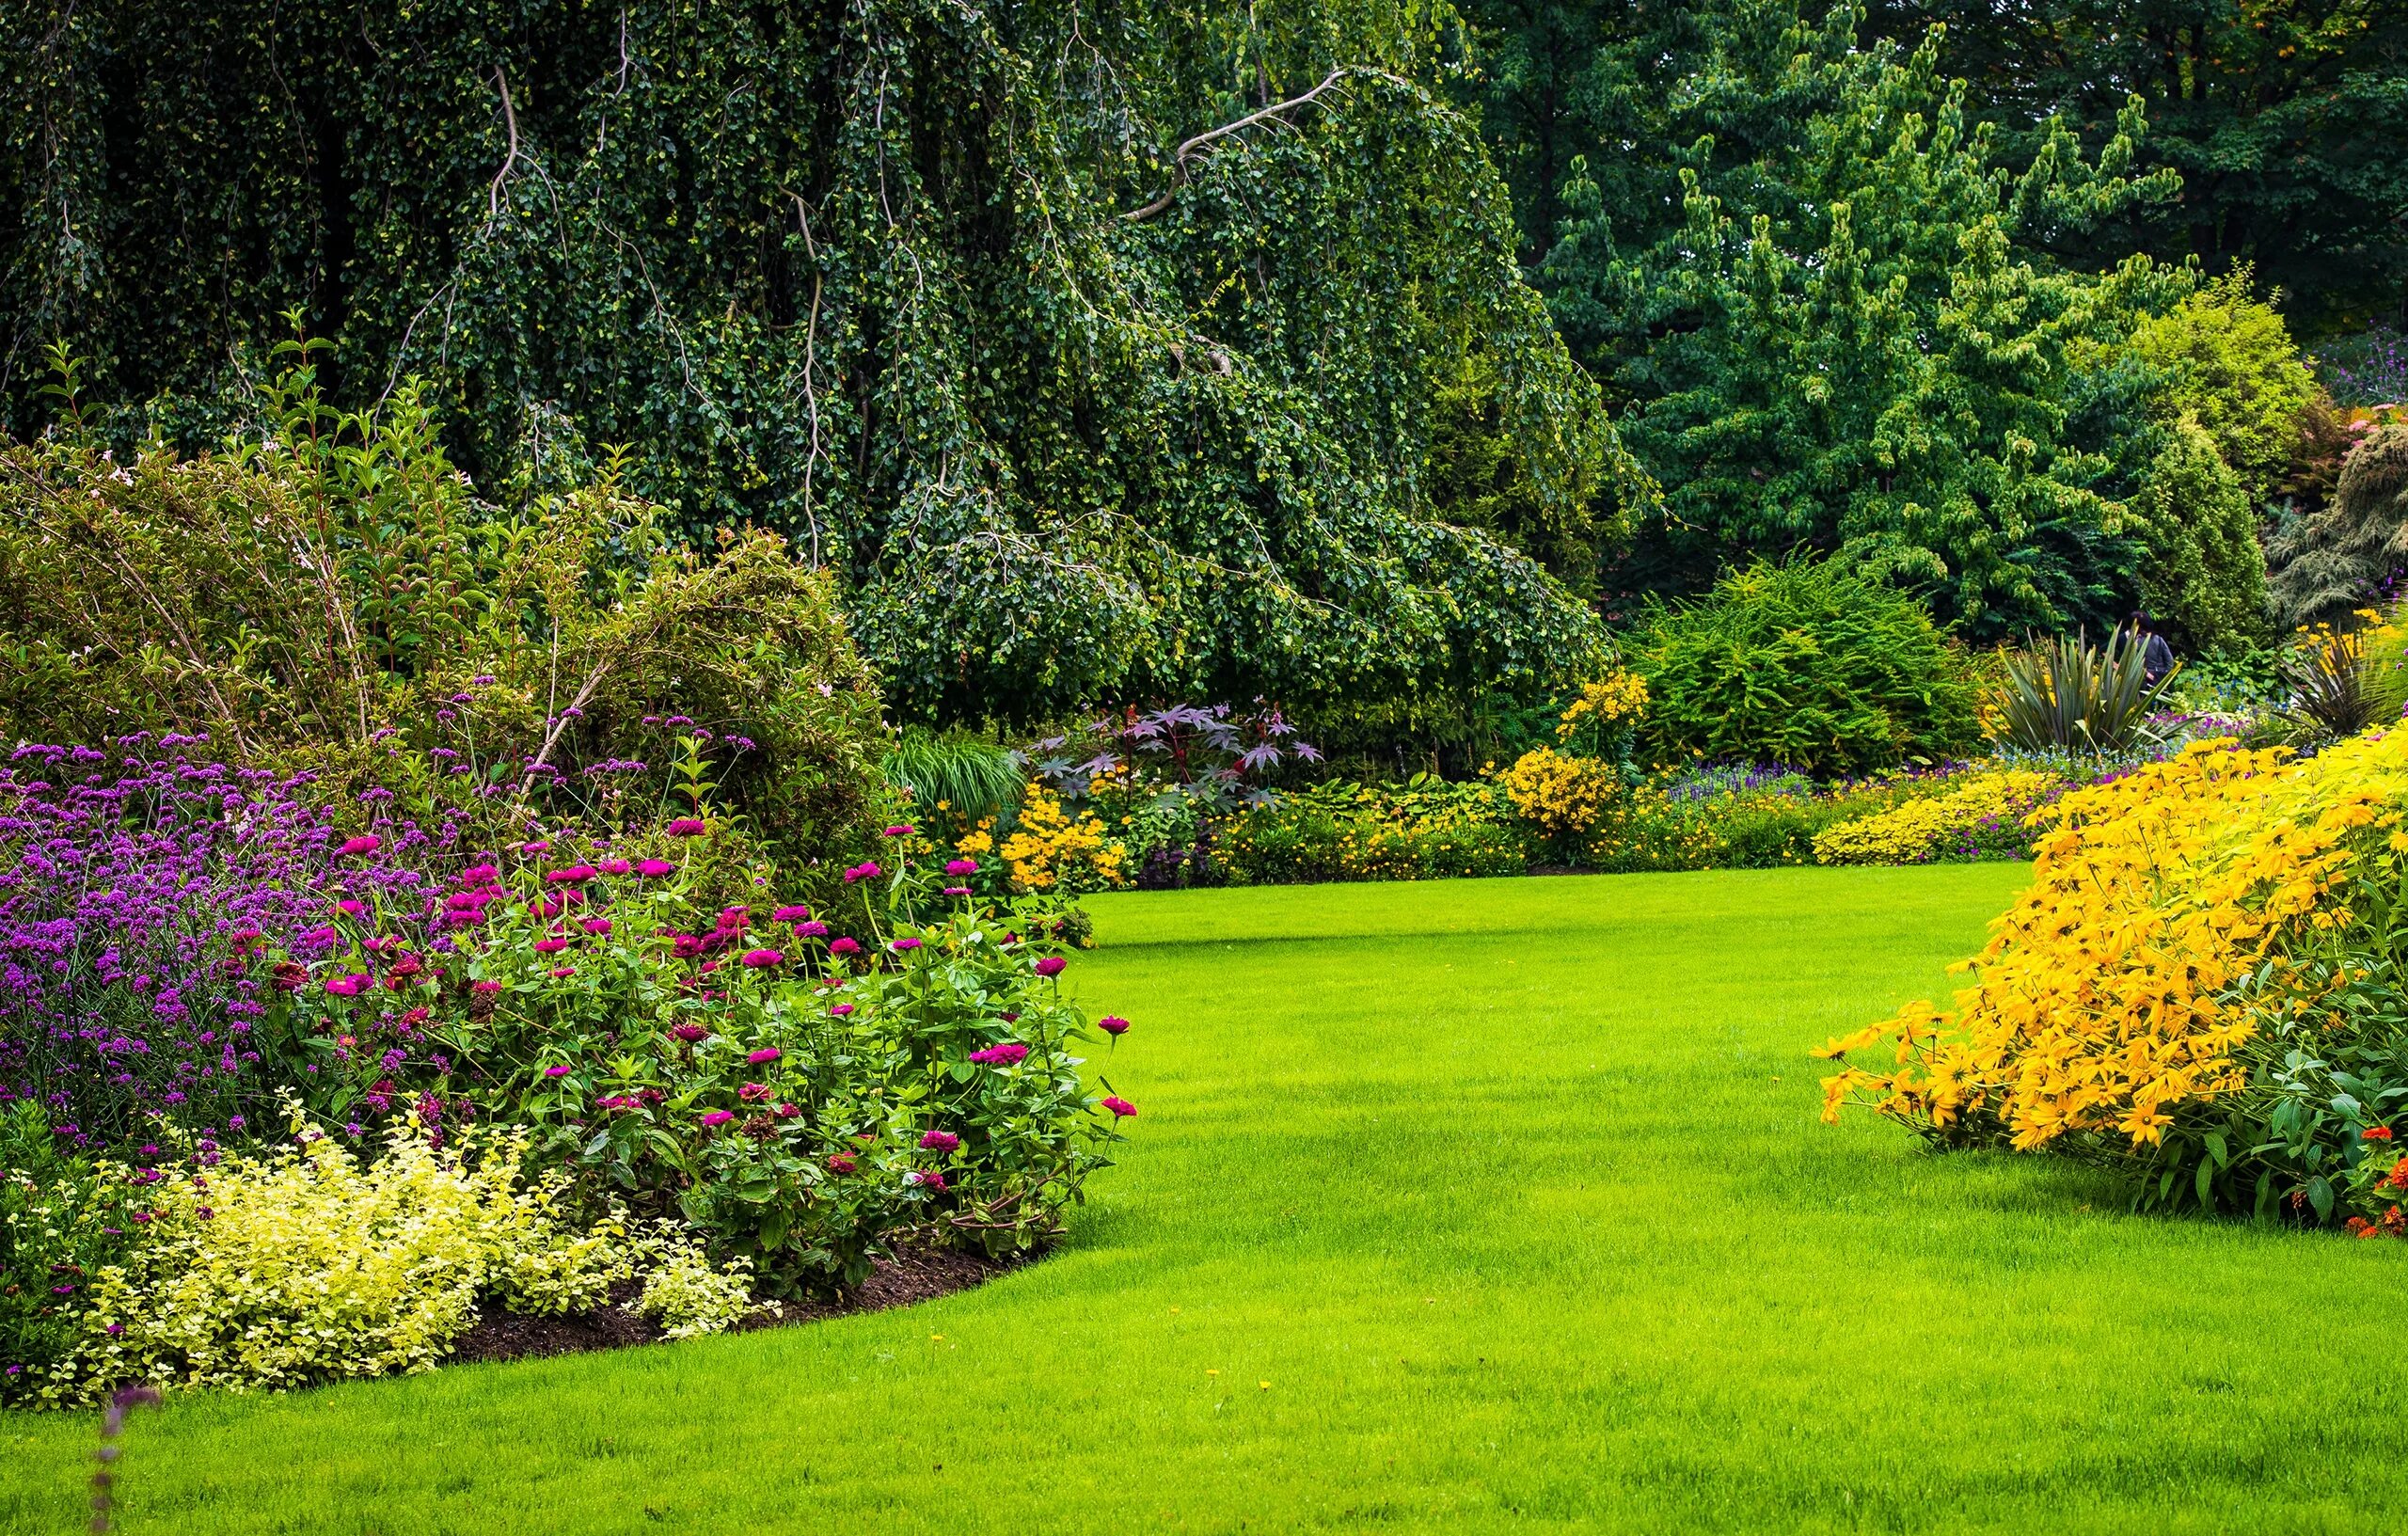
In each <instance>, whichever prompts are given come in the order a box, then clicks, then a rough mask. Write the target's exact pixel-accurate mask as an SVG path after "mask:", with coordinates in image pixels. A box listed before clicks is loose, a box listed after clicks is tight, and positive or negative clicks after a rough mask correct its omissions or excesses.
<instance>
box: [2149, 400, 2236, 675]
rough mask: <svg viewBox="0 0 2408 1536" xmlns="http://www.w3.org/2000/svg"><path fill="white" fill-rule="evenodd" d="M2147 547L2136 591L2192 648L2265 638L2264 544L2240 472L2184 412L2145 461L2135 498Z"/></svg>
mask: <svg viewBox="0 0 2408 1536" xmlns="http://www.w3.org/2000/svg"><path fill="white" fill-rule="evenodd" d="M2135 512H2136V514H2137V518H2138V524H2139V531H2140V533H2141V536H2142V540H2143V542H2144V544H2145V545H2146V546H2147V550H2148V557H2149V558H2148V559H2147V561H2146V562H2143V565H2142V568H2141V596H2142V598H2143V600H2144V601H2145V602H2147V605H2148V608H2149V610H2150V611H2151V612H2152V613H2154V614H2156V615H2157V616H2158V617H2160V618H2162V619H2164V620H2166V621H2169V623H2170V624H2171V625H2172V627H2173V628H2174V629H2176V630H2177V631H2178V633H2179V634H2181V635H2182V636H2185V637H2187V638H2188V639H2189V641H2190V642H2191V645H2192V648H2193V649H2194V650H2199V651H2208V652H2214V653H2218V654H2242V653H2245V652H2247V651H2248V650H2249V648H2250V647H2251V646H2253V645H2255V644H2257V643H2259V642H2260V641H2263V640H2264V639H2265V634H2266V618H2265V609H2266V552H2265V550H2264V549H2262V548H2261V547H2259V546H2258V543H2257V514H2256V512H2255V510H2254V509H2253V507H2252V504H2251V501H2250V499H2249V496H2248V493H2247V492H2246V491H2245V490H2244V489H2243V488H2242V479H2241V476H2240V475H2239V474H2237V473H2235V472H2234V471H2233V470H2232V469H2231V468H2230V467H2228V466H2226V463H2225V461H2224V460H2223V459H2222V458H2220V457H2218V456H2217V451H2216V444H2215V441H2214V439H2212V438H2211V437H2210V436H2209V435H2208V434H2207V432H2206V431H2205V430H2203V429H2202V428H2201V427H2200V426H2199V424H2198V423H2197V422H2196V421H2194V420H2191V419H2190V418H2189V417H2185V418H2183V419H2182V420H2180V421H2178V422H2176V423H2175V425H2174V435H2173V437H2172V438H2171V440H2169V441H2168V442H2167V443H2166V445H2165V447H2164V449H2163V450H2162V451H2160V452H2159V454H2158V455H2157V458H2156V460H2155V461H2154V462H2153V463H2152V464H2151V465H2150V466H2149V471H2148V478H2147V482H2146V483H2144V484H2143V485H2142V487H2141V493H2140V495H2139V497H2138V498H2137V499H2136V504H2135Z"/></svg>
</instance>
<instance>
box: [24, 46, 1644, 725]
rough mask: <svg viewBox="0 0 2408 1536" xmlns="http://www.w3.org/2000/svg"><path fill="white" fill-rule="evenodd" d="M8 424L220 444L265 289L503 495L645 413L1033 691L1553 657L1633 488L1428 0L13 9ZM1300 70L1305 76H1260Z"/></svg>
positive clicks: (918, 698) (865, 588)
mask: <svg viewBox="0 0 2408 1536" xmlns="http://www.w3.org/2000/svg"><path fill="white" fill-rule="evenodd" d="M0 28H5V32H6V36H5V46H6V47H7V49H8V56H9V58H10V59H11V60H12V66H11V71H10V73H9V74H8V77H7V78H6V81H5V84H4V85H0V89H5V91H6V92H7V97H8V99H7V101H6V102H5V103H0V104H5V107H6V119H5V120H6V123H7V125H8V126H7V129H6V138H5V141H0V245H4V246H5V248H6V250H7V252H8V265H7V269H6V271H5V273H4V274H0V319H5V336H0V346H5V353H4V354H0V412H5V416H6V420H5V423H0V424H5V426H6V427H7V428H8V430H9V431H11V432H13V433H16V434H18V435H24V434H27V433H30V432H32V431H34V430H37V429H38V428H39V426H40V424H41V422H42V421H43V420H44V419H45V418H44V409H45V403H44V401H43V399H42V397H41V395H40V385H41V383H42V378H41V374H40V368H39V366H38V365H39V361H40V348H41V347H42V345H43V344H45V343H48V342H51V341H53V340H61V341H64V342H65V344H66V345H67V346H68V348H69V349H70V350H71V351H72V352H74V353H76V354H78V355H81V356H84V357H85V358H87V360H88V361H87V392H88V394H89V395H90V396H91V397H94V398H103V399H116V400H146V399H148V400H152V401H153V404H152V405H151V406H150V424H152V425H155V426H157V427H158V428H159V429H160V430H162V431H164V432H165V433H166V434H167V435H170V436H171V437H181V438H183V439H186V440H188V441H199V442H205V441H207V440H209V439H211V438H213V437H214V436H215V435H217V434H218V433H219V432H221V431H222V430H223V429H224V428H225V426H226V425H227V424H228V423H229V422H230V420H235V419H237V418H238V417H241V416H242V415H244V414H245V413H246V401H247V400H249V399H250V398H251V396H252V392H253V390H254V389H255V387H256V381H257V380H258V379H259V378H260V377H261V376H262V375H263V373H264V372H265V370H264V367H263V365H262V364H261V361H260V358H261V352H262V348H263V346H264V344H265V343H267V342H268V341H270V340H273V339H274V327H275V325H276V323H275V321H274V318H273V317H275V316H276V315H277V313H278V312H280V311H282V310H284V309H288V308H293V307H297V308H298V309H299V310H300V311H301V315H302V321H303V324H304V325H305V326H306V328H307V329H309V331H310V332H312V333H313V334H315V335H317V336H321V337H325V338H326V339H329V340H331V341H332V342H333V346H332V348H331V350H330V351H328V352H327V353H326V354H325V357H324V359H323V360H322V368H321V374H322V378H323V379H324V380H325V382H326V383H327V384H328V385H329V387H330V388H331V389H332V391H333V392H334V394H335V395H336V396H337V397H338V398H340V399H341V400H343V401H345V402H347V403H349V404H354V405H357V406H367V405H371V404H374V403H376V402H378V401H380V400H383V399H385V398H387V397H388V395H389V394H390V393H391V391H392V390H393V389H394V388H395V386H396V384H397V383H398V382H399V381H401V380H403V379H405V378H407V377H410V376H413V375H417V376H422V377H423V378H424V379H425V380H426V381H427V394H428V397H429V398H430V400H432V401H433V402H434V403H435V404H436V406H437V408H438V410H439V412H440V414H441V416H442V418H443V420H445V421H446V423H447V425H448V429H449V431H450V432H451V434H452V436H453V438H454V448H455V451H456V457H457V460H458V462H460V463H461V464H462V465H463V467H466V468H467V469H468V470H469V471H470V472H471V473H473V474H474V475H475V476H476V477H477V478H478V480H479V482H480V483H482V484H484V485H486V486H488V487H495V488H497V489H499V488H500V487H504V486H507V485H509V484H513V483H515V484H517V485H519V486H521V487H525V488H528V489H533V490H540V489H542V488H544V487H545V486H546V485H547V484H554V483H562V482H564V481H565V480H566V479H567V478H568V477H569V476H570V474H571V472H572V471H574V470H577V469H580V468H581V467H583V464H584V462H585V461H586V459H587V458H588V456H589V448H588V445H602V444H618V443H625V444H628V445H631V446H632V448H633V455H632V457H631V459H630V461H629V463H628V465H627V466H626V476H627V482H628V484H629V486H630V488H631V489H633V490H635V491H637V492H639V493H641V494H643V495H645V496H648V497H651V498H654V499H658V500H660V501H662V502H663V503H665V504H667V505H668V506H670V507H671V508H673V510H674V512H675V513H676V514H677V515H679V516H680V517H682V518H683V519H684V520H685V522H686V523H687V524H688V525H689V527H691V528H694V529H696V530H700V529H704V528H707V527H709V526H712V525H715V524H720V523H724V522H729V521H740V520H747V519H749V520H753V521H756V522H760V523H764V524H767V525H768V526H771V527H774V528H776V529H778V530H782V531H784V533H786V534H787V535H788V536H789V537H790V538H791V539H793V540H794V541H795V543H796V545H797V546H799V547H800V549H801V550H802V551H803V552H805V553H806V554H807V555H808V556H809V557H810V558H812V559H813V560H815V561H816V562H825V563H826V564H828V565H830V566H832V567H833V568H834V569H835V570H836V571H837V572H838V573H839V575H840V577H841V578H843V580H844V582H845V584H846V586H847V589H848V594H849V596H848V610H849V611H850V613H851V615H852V617H853V620H854V625H855V627H856V630H857V632H858V634H859V636H860V638H861V640H862V641H863V646H864V648H865V649H866V650H867V651H868V652H869V653H870V654H871V656H872V657H874V658H875V659H876V661H877V662H878V664H879V670H880V673H881V675H882V677H883V679H884V682H885V687H886V689H887V690H888V693H889V697H890V699H892V700H893V701H894V702H895V704H896V705H898V706H899V707H900V708H901V709H902V710H903V711H904V712H906V713H909V714H916V715H920V716H923V717H955V718H976V717H980V716H989V715H992V716H1003V717H1026V716H1030V715H1037V714H1042V713H1044V712H1047V711H1049V710H1054V709H1059V708H1063V707H1067V706H1069V705H1075V704H1077V703H1079V702H1082V701H1085V700H1090V699H1094V698H1098V697H1107V696H1116V695H1117V696H1133V695H1138V694H1144V693H1149V692H1171V691H1179V690H1188V689H1193V690H1197V691H1201V692H1204V693H1208V694H1244V693H1250V692H1254V691H1258V690H1269V691H1274V692H1276V693H1279V694H1282V695H1284V696H1287V697H1289V698H1291V699H1309V698H1314V697H1323V698H1326V697H1332V696H1336V695H1339V694H1340V693H1351V694H1355V695H1357V696H1360V695H1363V694H1384V695H1386V696H1390V697H1408V698H1409V697H1413V696H1417V695H1420V694H1424V693H1427V692H1431V691H1434V690H1441V689H1448V688H1451V687H1458V686H1461V685H1462V684H1464V683H1465V682H1467V681H1471V680H1478V681H1480V682H1481V683H1489V682H1496V681H1502V682H1504V683H1506V684H1508V685H1509V686H1510V685H1513V684H1514V683H1516V682H1521V683H1531V682H1536V681H1539V680H1542V679H1545V678H1548V677H1551V676H1553V675H1556V674H1558V673H1561V672H1562V671H1563V670H1564V669H1566V668H1568V667H1573V666H1576V665H1577V664H1578V663H1579V661H1580V659H1581V658H1582V657H1585V656H1587V655H1588V654H1590V653H1591V652H1592V650H1593V648H1594V646H1595V644H1596V643H1597V639H1598V635H1599V631H1598V628H1597V625H1596V623H1595V621H1594V619H1593V618H1592V615H1591V613H1590V611H1589V610H1588V609H1587V608H1586V607H1585V606H1584V605H1583V604H1582V603H1581V602H1580V601H1579V596H1578V594H1579V593H1580V592H1581V591H1583V590H1585V589H1586V587H1587V586H1588V585H1589V584H1590V582H1591V581H1592V579H1593V573H1594V569H1595V562H1596V554H1597V549H1598V546H1600V544H1601V543H1603V544H1609V543H1610V542H1611V541H1612V540H1613V539H1614V537H1615V536H1616V535H1617V532H1618V530H1619V527H1620V522H1621V519H1622V516H1623V509H1624V506H1625V505H1626V504H1628V503H1631V502H1634V501H1643V500H1644V499H1645V498H1646V497H1647V495H1648V487H1647V485H1646V483H1645V482H1644V479H1643V477H1642V476H1640V475H1639V474H1638V473H1637V472H1636V471H1635V469H1634V467H1633V466H1632V465H1631V463H1630V462H1629V461H1628V460H1627V459H1626V458H1625V456H1624V454H1623V452H1622V450H1621V449H1620V446H1619V444H1618V443H1617V441H1616V439H1615V437H1614V435H1613V433H1612V430H1611V428H1610V427H1609V425H1608V422H1607V420H1606V417H1605V415H1604V412H1603V410H1602V408H1601V405H1600V403H1599V395H1598V391H1597V389H1596V388H1595V386H1594V385H1593V384H1592V382H1591V381H1590V379H1589V378H1588V377H1587V376H1586V375H1585V374H1584V373H1583V372H1582V371H1581V370H1580V369H1579V368H1578V367H1576V365H1575V364H1574V362H1573V361H1572V360H1571V358H1570V357H1569V356H1567V355H1566V354H1565V352H1564V350H1563V348H1562V346H1561V344H1560V342H1559V340H1557V338H1556V335H1555V332H1554V329H1553V327H1552V326H1551V325H1550V324H1549V321H1548V317H1547V314H1546V312H1545V309H1544V307H1543V305H1542V304H1541V303H1540V301H1539V300H1538V298H1537V297H1536V295H1535V294H1534V293H1532V292H1531V291H1530V290H1529V289H1528V288H1527V287H1525V286H1524V284H1523V282H1522V281H1521V278H1520V276H1519V273H1518V270H1517V268H1516V265H1515V260H1514V258H1515V249H1514V245H1515V242H1514V236H1513V222H1512V214H1511V210H1510V208H1509V206H1508V203H1507V200H1506V198H1505V193H1504V189H1503V186H1502V185H1501V183H1500V182H1498V180H1497V177H1496V176H1495V174H1494V172H1493V171H1492V170H1491V169H1490V167H1489V163H1488V161H1487V158H1486V156H1485V155H1484V154H1483V153H1482V152H1481V148H1480V144H1479V141H1478V139H1477V137H1476V135H1474V134H1473V132H1472V131H1471V129H1470V126H1469V124H1468V122H1467V120H1466V119H1465V118H1463V117H1462V116H1460V115H1459V114H1458V112H1457V110H1456V109H1455V108H1453V107H1452V106H1450V104H1448V103H1447V102H1446V101H1445V100H1444V99H1443V98H1442V97H1441V95H1439V94H1438V88H1439V87H1441V86H1443V85H1444V83H1445V81H1446V79H1447V77H1448V75H1449V72H1450V68H1451V67H1452V65H1451V62H1450V61H1452V60H1455V59H1457V58H1458V57H1459V55H1460V50H1459V48H1458V46H1457V43H1458V40H1457V39H1456V38H1455V37H1454V33H1453V23H1452V20H1451V13H1450V12H1449V11H1447V10H1445V9H1444V8H1431V7H1425V6H1422V5H1420V4H1418V3H1416V0H1402V3H1399V0H1291V3H1287V4H1272V5H1266V6H1257V7H1254V8H1249V9H1247V10H1245V11H1244V12H1239V11H1235V10H1232V9H1230V8H1221V7H1194V6H1154V5H1148V6H1133V5H1119V4H1114V3H1112V0H1105V3H1103V4H1102V5H1101V6H1096V5H1092V4H1088V3H1086V0H1037V3H1032V4H1022V5H1016V6H1006V7H998V8H971V7H964V6H958V5H951V4H943V3H935V0H863V3H859V4H851V5H837V4H833V3H828V0H811V3H805V4H802V5H798V6H756V7H720V6H705V5H700V4H693V3H686V4H666V5H643V6H636V5H626V6H618V5H610V4H600V3H581V0H437V3H434V4H404V3H403V0H299V3H293V0H282V3H270V0H229V3H224V4H210V5H197V4H193V3H191V0H129V3H126V4H122V5H117V6H110V7H91V6H82V7H78V6H75V5H72V4H70V3H68V0H37V3H34V4H29V5H24V6H19V7H13V8H10V10H9V13H8V19H7V20H6V21H0ZM1282 103H1285V104H1282Z"/></svg>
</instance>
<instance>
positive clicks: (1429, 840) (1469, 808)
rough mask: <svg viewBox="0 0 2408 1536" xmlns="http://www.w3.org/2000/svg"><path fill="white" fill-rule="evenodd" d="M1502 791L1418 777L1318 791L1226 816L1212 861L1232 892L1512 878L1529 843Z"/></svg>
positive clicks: (1525, 862) (1525, 863) (1523, 865)
mask: <svg viewBox="0 0 2408 1536" xmlns="http://www.w3.org/2000/svg"><path fill="white" fill-rule="evenodd" d="M1507 793H1508V792H1506V791H1504V790H1503V789H1502V787H1501V786H1500V785H1499V784H1496V783H1492V782H1478V783H1472V784H1447V783H1444V782H1442V781H1439V780H1435V779H1431V778H1427V777H1424V778H1420V779H1417V780H1415V781H1413V782H1412V783H1410V784H1402V785H1377V786H1375V785H1370V784H1349V783H1345V782H1342V781H1341V782H1337V783H1332V784H1319V785H1316V786H1314V787H1313V788H1311V789H1307V790H1302V791H1298V792H1296V793H1293V794H1288V795H1283V796H1281V797H1280V798H1279V800H1277V802H1276V803H1275V804H1273V805H1268V806H1259V807H1256V808H1254V809H1252V810H1249V811H1246V812H1245V813H1244V814H1243V815H1240V816H1236V817H1233V818H1232V819H1230V820H1229V821H1228V823H1227V824H1225V825H1224V826H1223V828H1222V829H1221V830H1220V831H1219V834H1218V835H1217V836H1216V837H1215V838H1214V840H1213V842H1212V848H1211V855H1212V860H1213V862H1214V863H1215V865H1216V866H1217V868H1218V869H1219V871H1220V872H1221V873H1222V874H1223V875H1224V876H1225V877H1226V878H1227V879H1230V880H1232V881H1235V882H1238V883H1241V884H1261V883H1271V882H1278V881H1288V880H1418V879H1455V878H1460V877H1464V876H1474V875H1518V874H1521V873H1523V872H1524V871H1525V870H1526V869H1527V868H1528V867H1529V863H1530V860H1531V858H1532V856H1533V854H1534V852H1535V851H1536V843H1535V840H1534V839H1533V838H1532V836H1531V835H1530V833H1529V831H1527V830H1526V829H1525V828H1524V827H1523V826H1521V825H1520V824H1518V823H1517V822H1516V820H1515V818H1514V816H1513V811H1512V808H1511V806H1510V805H1508V804H1506V803H1504V802H1505V800H1506V796H1507Z"/></svg>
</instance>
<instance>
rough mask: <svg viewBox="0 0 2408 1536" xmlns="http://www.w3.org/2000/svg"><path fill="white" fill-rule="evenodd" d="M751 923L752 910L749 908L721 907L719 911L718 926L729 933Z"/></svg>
mask: <svg viewBox="0 0 2408 1536" xmlns="http://www.w3.org/2000/svg"><path fill="white" fill-rule="evenodd" d="M752 921H753V909H752V908H750V907H723V908H721V910H720V914H719V926H721V928H722V929H725V930H727V931H729V932H733V931H735V930H736V929H737V928H740V927H742V926H744V925H746V924H747V923H750V922H752Z"/></svg>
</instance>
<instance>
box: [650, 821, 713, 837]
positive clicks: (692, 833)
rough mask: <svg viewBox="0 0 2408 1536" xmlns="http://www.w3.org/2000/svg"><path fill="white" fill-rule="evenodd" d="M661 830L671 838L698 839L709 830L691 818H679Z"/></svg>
mask: <svg viewBox="0 0 2408 1536" xmlns="http://www.w3.org/2000/svg"><path fill="white" fill-rule="evenodd" d="M661 830H662V831H666V832H667V833H668V834H669V835H670V836H672V837H700V836H702V835H703V834H704V833H705V832H707V831H710V828H708V827H707V826H705V825H704V824H703V823H702V822H701V821H699V820H696V819H695V818H694V817H692V816H679V817H678V818H677V819H676V820H674V821H673V822H671V823H670V824H669V825H668V826H667V827H664V828H662V829H661Z"/></svg>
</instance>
